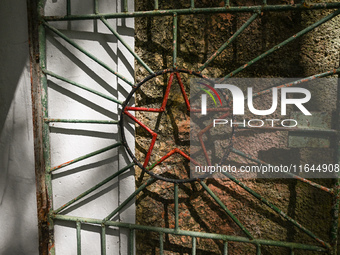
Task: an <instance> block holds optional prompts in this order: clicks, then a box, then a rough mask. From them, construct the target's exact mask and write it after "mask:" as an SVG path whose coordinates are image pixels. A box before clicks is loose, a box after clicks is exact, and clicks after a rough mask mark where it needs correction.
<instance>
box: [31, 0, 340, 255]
mask: <svg viewBox="0 0 340 255" xmlns="http://www.w3.org/2000/svg"><path fill="white" fill-rule="evenodd" d="M44 2H45V1H39V2H38V5H37V6H35V7H36V8H37V10H36V11H37V13H36V15H38V31H39V38H38V40H39V66H37V67H36V69H37V70H38V73H37V76H36V77H38V80H39V79H40V81H37V82H36V83H35V84H34V85H35V86H36V88H38V89H37V90H38V91H39V88H41V93H42V94H41V101H39V99H38V98H36V99H35V100H36V101H35V103H37V101H38V107H41V108H40V113H41V115H42V116H40V117H41V118H42V120H43V124H42V126H41V128H42V129H41V132H42V135H43V137H42V144H43V159H42V162H43V163H44V164H43V165H44V167H43V168H44V172H43V173H40V175H41V176H42V177H41V180H40V181H42V182H44V183H45V185H46V189H44V188H43V189H41V196H42V197H44V196H46V198H47V199H46V204H45V205H44V206H45V207H44V206H42V207H41V208H39V212H41V211H43V210H44V209H45V210H46V211H47V214H46V218H44V216H43V213H42V214H41V215H39V217H40V221H44V220H45V221H46V222H45V223H46V224H48V227H47V226H46V225H41V226H40V227H41V232H45V234H44V233H42V234H41V235H42V236H45V237H46V236H48V247H49V248H48V250H49V253H50V254H54V253H55V250H54V239H53V231H54V225H55V221H56V220H58V221H67V222H72V223H73V224H74V226H75V228H76V237H77V254H81V246H82V242H81V236H82V228H83V226H84V225H97V226H99V227H100V228H101V247H102V249H101V253H102V254H106V237H107V230H108V228H110V227H118V228H123V229H127V230H128V231H129V232H130V237H129V247H130V248H129V253H130V254H134V250H135V248H134V247H135V244H134V240H135V237H134V235H135V231H136V230H137V231H138V230H143V231H151V232H156V233H159V249H160V254H163V252H164V247H163V244H164V243H163V242H164V240H163V235H164V234H171V235H176V236H189V237H191V240H192V254H196V245H197V244H196V239H197V238H208V239H218V240H221V241H223V242H224V251H223V254H228V242H243V243H249V244H251V245H254V246H255V247H256V254H261V247H262V246H279V247H285V248H287V250H288V251H290V254H294V251H296V250H310V251H318V252H320V253H325V252H329V253H332V254H336V253H337V238H338V237H337V232H338V214H339V181H336V184H335V186H334V187H324V186H322V185H320V184H318V183H316V182H314V181H310V180H307V179H304V178H301V177H299V176H294V178H296V179H297V180H298V181H301V182H305V183H307V184H309V185H311V186H313V187H315V188H316V189H318V190H319V191H320V192H325V193H327V194H329V196H331V197H332V199H333V210H332V215H330V217H332V226H331V228H330V235H331V238H330V240H331V242H329V243H328V242H325V241H323V240H321V239H320V238H319V237H318V236H316V235H315V234H314V233H313V232H312V231H311V230H309V229H308V227H306V226H302V225H301V224H300V223H299V222H297V221H295V220H294V219H292V218H291V217H289V216H288V215H287V214H286V213H284V212H283V211H282V210H281V209H279V208H277V207H276V206H275V205H274V204H273V203H271V202H270V201H268V200H267V199H265V198H264V197H262V196H261V195H259V194H258V193H256V192H255V191H254V190H252V189H251V188H249V187H247V186H246V185H245V184H244V183H242V182H241V181H240V180H238V179H236V178H235V177H233V176H232V175H230V174H226V175H227V177H228V178H230V180H232V181H233V182H234V183H236V184H237V185H239V186H240V187H241V188H242V189H244V190H245V191H246V192H248V193H249V194H250V195H252V196H254V197H255V198H257V199H259V200H260V201H261V202H262V203H263V204H265V205H266V206H268V207H269V208H270V209H271V210H273V211H274V212H276V213H277V214H278V215H280V216H281V217H283V218H284V219H285V220H287V221H288V222H289V224H292V225H293V226H295V227H296V228H298V229H300V230H301V231H303V232H304V233H306V234H307V235H308V236H309V237H310V238H311V239H312V240H314V241H316V242H317V243H318V245H308V244H302V243H293V242H285V241H279V240H263V239H255V238H253V235H252V234H251V233H250V232H249V231H248V230H247V228H246V227H245V226H243V224H242V223H241V222H240V221H239V220H238V219H237V218H236V217H235V216H234V215H233V214H232V213H231V212H230V210H229V209H228V208H227V207H226V206H225V205H224V204H223V202H222V201H221V199H220V198H219V197H218V196H217V195H216V194H214V192H213V191H212V190H211V189H210V188H209V187H208V186H207V185H206V183H205V181H204V180H189V181H196V182H198V183H199V184H200V185H201V186H202V188H203V190H205V192H206V193H207V194H208V195H209V196H211V198H212V199H213V200H215V201H216V202H217V204H218V205H219V206H220V207H221V208H222V209H223V210H224V211H225V213H226V217H230V218H231V219H232V220H233V221H234V222H235V223H236V224H237V225H238V226H239V227H240V229H241V230H242V231H243V232H244V234H245V237H243V236H232V235H224V234H216V233H204V232H197V231H189V230H182V229H181V226H180V224H179V209H178V204H179V202H178V189H179V185H178V183H179V182H181V181H182V180H169V179H166V178H161V177H159V176H152V177H150V178H149V179H148V181H146V182H145V183H144V184H142V185H141V186H140V187H138V188H137V189H136V190H135V192H133V193H132V194H131V195H130V196H129V197H128V198H127V199H126V200H125V201H124V202H122V203H121V204H120V205H119V206H118V207H117V208H116V209H115V210H114V211H112V213H110V214H109V215H107V216H106V217H105V218H103V219H96V218H83V217H77V216H69V215H65V214H63V212H64V211H65V210H66V209H67V208H69V207H70V206H71V205H73V204H75V203H77V202H78V201H79V200H81V199H83V198H85V197H87V196H89V195H90V194H92V193H93V192H94V191H96V190H97V189H98V188H100V187H102V186H103V185H105V184H106V183H109V182H110V181H112V180H114V179H116V178H118V177H119V176H120V175H122V174H123V173H125V172H126V171H128V170H129V169H131V168H133V167H134V166H135V165H136V164H138V162H137V161H136V160H135V161H134V162H133V163H131V164H129V165H127V166H125V167H123V168H122V169H120V170H118V171H116V172H115V173H114V174H112V175H111V176H110V177H108V178H106V179H104V180H102V181H101V182H99V183H97V184H96V185H94V186H93V187H91V188H89V189H88V190H86V191H85V192H82V193H80V194H79V195H78V196H77V197H75V198H73V199H71V200H70V201H68V202H67V203H65V204H64V205H63V206H60V207H59V208H53V206H52V205H53V195H52V181H51V180H52V179H53V174H54V173H55V171H57V170H59V169H62V168H63V167H66V166H68V165H71V164H73V163H76V162H79V161H82V160H85V159H87V158H90V157H93V156H95V155H98V154H101V153H104V152H105V151H108V150H111V149H113V148H117V147H121V146H124V147H126V148H127V149H128V150H129V148H128V146H127V144H126V142H125V141H124V140H123V141H119V142H117V143H114V144H112V145H110V146H107V147H105V148H102V149H99V150H95V151H93V152H91V153H88V154H86V155H83V156H80V157H77V158H75V159H72V160H70V161H67V162H65V163H62V164H60V165H57V166H52V165H51V159H50V141H49V137H50V125H52V124H53V123H73V124H74V125H77V123H94V124H109V125H117V124H119V122H120V124H121V125H122V126H121V130H124V123H123V121H122V120H121V119H113V120H108V121H104V120H89V119H55V118H53V116H49V114H48V110H49V109H48V107H49V106H48V93H47V91H48V80H49V79H51V78H55V79H58V80H61V81H63V82H65V83H68V84H69V85H72V86H76V87H78V88H81V89H84V90H87V91H88V92H90V93H93V94H96V95H98V96H100V97H103V98H105V99H107V100H110V101H112V102H114V103H116V104H118V105H121V107H122V109H123V108H124V107H126V105H127V103H128V100H127V101H126V102H122V101H120V100H118V99H117V98H114V97H112V96H109V95H107V94H104V93H101V92H98V91H96V90H94V89H92V88H90V87H87V86H84V85H82V84H79V83H77V82H75V81H72V80H70V79H68V78H65V76H64V75H63V74H57V73H55V72H54V71H53V70H49V69H48V67H46V59H47V58H48V56H46V48H45V46H46V31H48V32H52V33H54V34H55V35H57V36H59V37H60V38H61V39H62V40H64V41H65V42H67V43H68V44H69V45H71V46H73V47H74V48H76V49H78V50H79V51H80V52H81V53H83V54H85V55H86V56H88V57H89V58H91V59H92V60H93V61H94V62H96V63H97V64H99V65H100V66H102V68H104V69H106V70H107V71H109V72H111V73H112V74H114V75H116V76H117V77H118V78H119V79H121V80H122V81H124V82H125V83H127V84H129V85H130V86H131V87H133V88H135V87H138V84H136V86H135V82H134V81H132V80H128V79H126V78H125V77H124V76H123V75H121V74H120V73H118V72H116V71H114V69H113V68H111V67H110V65H108V64H105V63H104V62H102V61H101V60H100V58H99V57H96V56H95V55H93V54H92V53H90V52H88V51H87V50H85V49H83V48H82V47H81V46H80V45H79V44H78V43H77V42H75V41H74V40H72V39H71V38H69V37H68V36H67V35H66V34H65V33H63V32H61V31H60V30H59V29H57V28H56V27H55V26H54V23H53V22H54V21H64V22H68V21H75V20H77V21H86V20H98V21H101V22H102V23H103V24H104V25H105V26H106V27H107V28H108V29H109V30H110V31H111V32H112V34H113V35H114V36H115V37H116V38H117V40H119V41H120V42H121V43H122V45H124V46H125V47H126V48H127V50H128V51H129V52H130V53H131V54H132V55H133V56H134V57H135V59H136V61H138V62H139V64H140V65H141V66H143V67H144V68H145V69H146V70H147V71H148V72H149V73H150V77H147V78H146V79H150V78H153V77H155V76H157V75H159V74H160V73H164V72H167V73H171V74H176V75H178V74H179V73H180V72H182V70H180V69H177V68H181V67H180V66H178V64H177V52H178V40H177V36H178V16H179V15H192V14H212V13H241V12H243V13H252V16H251V17H250V18H249V19H248V21H246V22H245V23H244V24H243V25H242V26H241V27H240V28H239V29H238V30H237V31H236V32H235V33H234V34H233V35H232V36H231V37H230V38H229V39H228V40H227V41H226V42H225V43H224V44H223V45H222V46H221V47H220V48H219V49H218V50H217V51H216V52H215V53H214V54H212V55H211V56H210V57H209V58H208V59H207V61H206V62H205V63H203V65H202V66H201V67H200V68H199V69H198V70H192V71H196V73H197V75H200V73H201V72H203V71H204V70H205V69H206V68H207V67H208V66H209V65H210V64H211V63H212V62H213V61H214V60H215V59H216V58H217V57H218V56H219V54H220V53H221V52H223V51H224V50H225V49H227V48H228V46H230V45H231V44H232V43H233V42H234V41H235V40H237V38H238V36H239V35H240V34H241V33H242V32H243V31H244V30H245V29H246V28H247V27H248V26H249V25H251V24H252V22H254V20H256V19H257V18H258V17H259V15H260V13H261V12H289V11H297V10H298V11H306V10H309V11H313V10H318V9H332V10H334V11H333V12H332V13H331V14H329V15H327V16H325V17H322V18H321V19H320V20H318V21H317V22H315V23H314V24H312V25H309V26H308V27H306V28H304V29H303V30H301V31H300V32H298V33H296V34H294V35H293V36H291V37H289V38H288V39H286V40H284V41H283V42H281V43H279V44H277V45H275V46H274V47H272V48H271V49H269V50H267V51H266V52H264V53H263V54H261V55H259V56H257V57H256V58H254V59H252V60H250V61H249V62H247V63H245V64H243V65H242V66H240V67H239V68H237V69H235V70H233V71H231V72H230V73H228V74H226V75H225V78H229V77H233V76H235V75H237V74H238V73H239V72H242V71H243V70H245V69H246V68H248V67H250V66H251V65H253V64H254V63H256V62H258V61H260V60H261V59H263V58H265V57H267V56H269V55H271V54H272V53H274V52H275V51H277V50H278V49H280V48H282V47H284V46H285V45H287V44H288V43H290V42H293V41H295V40H296V39H297V38H299V37H301V36H303V35H304V34H306V33H308V32H310V31H312V30H313V29H315V28H317V27H318V26H320V25H321V24H323V23H325V22H327V21H329V20H331V19H332V18H334V17H336V16H337V15H338V14H339V13H340V9H339V8H340V3H339V2H334V3H315V4H308V3H307V2H305V1H301V2H300V3H298V4H294V5H291V4H285V5H270V4H267V1H266V0H263V2H262V4H261V5H253V6H234V5H232V4H231V3H230V2H229V0H226V1H225V6H223V7H209V8H196V7H195V1H194V0H191V1H190V8H184V9H165V10H160V9H159V3H158V0H155V1H154V6H153V9H152V10H145V11H137V12H130V11H129V10H128V4H127V0H124V1H123V3H122V11H121V12H116V13H99V4H100V1H98V0H94V1H93V4H94V12H93V13H88V14H83V15H75V14H73V10H72V9H71V0H67V1H66V10H65V11H66V15H63V16H45V15H44V12H43V10H44ZM151 16H170V17H172V18H173V42H172V43H173V54H172V59H173V66H172V69H169V70H165V71H159V72H154V71H153V70H152V69H151V68H150V67H149V66H148V65H147V64H146V63H145V62H144V61H143V60H142V57H140V56H138V55H137V54H136V53H135V52H134V50H133V49H131V48H130V47H129V46H128V44H127V43H126V42H125V41H124V39H123V38H122V37H121V36H120V35H119V33H118V32H117V31H115V30H114V29H113V28H112V27H111V26H110V24H109V22H108V20H112V19H124V18H132V17H151ZM185 72H189V71H185ZM339 72H340V69H339V68H338V69H334V70H329V71H328V72H324V73H320V74H315V75H313V76H310V77H306V78H304V79H301V80H297V81H295V82H294V83H292V84H291V85H295V84H299V85H302V84H303V83H304V82H306V81H309V80H313V79H316V78H321V77H327V76H332V75H336V74H338V73H339ZM40 75H41V76H40ZM289 86H290V85H289ZM338 91H340V89H338ZM268 92H270V89H269V90H264V91H261V92H259V93H258V96H261V95H263V94H266V93H268ZM131 96H132V94H131ZM128 99H129V98H128ZM338 100H339V98H338ZM135 110H143V109H141V108H137V109H135ZM144 110H145V109H144ZM126 113H127V111H122V115H121V116H120V117H121V118H122V116H123V115H124V114H126ZM338 115H339V109H337V118H338V117H339V116H338ZM134 120H136V119H134ZM338 128H339V127H338V125H337V128H336V129H334V130H333V129H329V130H321V131H322V132H326V133H332V134H334V135H335V136H334V137H336V141H339V135H338V130H339V129H338ZM298 131H299V132H320V130H315V129H314V130H312V129H310V130H298ZM123 138H124V134H123ZM335 150H336V151H337V150H338V143H337V144H336V148H335ZM231 151H232V153H235V154H238V155H240V156H242V157H244V158H247V159H249V160H251V161H253V162H255V163H258V164H266V163H265V162H263V161H262V160H260V159H258V158H254V157H252V156H250V155H247V154H245V153H244V152H242V151H239V150H236V149H234V148H232V149H231ZM131 154H133V152H131ZM335 162H340V160H339V156H338V155H337V156H336V159H335ZM144 166H145V165H144ZM144 166H141V167H142V168H143V167H144ZM152 167H153V166H151V167H149V168H148V169H144V170H145V171H151V170H152ZM156 181H157V182H160V181H170V182H173V189H174V212H175V216H174V217H175V227H174V228H162V227H155V226H142V225H138V224H130V223H124V222H120V221H115V220H113V219H112V218H113V217H114V216H115V215H117V214H118V213H119V212H120V211H121V210H122V209H124V207H125V206H126V205H127V204H128V203H129V202H131V201H132V200H133V199H134V198H135V197H136V196H137V195H138V194H139V193H140V192H143V190H145V189H146V187H148V186H149V185H152V184H153V183H154V182H156ZM46 240H47V239H46ZM46 240H45V241H46ZM42 253H43V254H44V253H45V252H42Z"/></svg>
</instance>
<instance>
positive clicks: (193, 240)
mask: <svg viewBox="0 0 340 255" xmlns="http://www.w3.org/2000/svg"><path fill="white" fill-rule="evenodd" d="M191 254H192V255H196V237H194V236H193V237H192V251H191Z"/></svg>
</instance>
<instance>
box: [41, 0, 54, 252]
mask: <svg viewBox="0 0 340 255" xmlns="http://www.w3.org/2000/svg"><path fill="white" fill-rule="evenodd" d="M39 9H40V10H39V14H40V15H41V14H42V13H43V9H44V1H42V0H40V1H39ZM39 60H40V68H41V69H40V70H43V69H45V68H46V30H45V27H44V26H43V24H40V25H39ZM41 86H42V95H41V107H42V115H43V118H48V82H47V77H46V75H45V74H44V73H43V72H41ZM42 126H43V130H42V132H43V134H42V135H43V154H44V162H45V179H46V190H47V199H48V201H47V205H46V206H47V210H48V216H47V221H48V228H49V232H50V235H51V236H52V238H50V240H49V253H50V254H54V253H55V249H54V239H53V232H54V222H53V220H52V219H51V217H50V215H51V213H52V211H53V202H52V201H53V194H52V176H51V173H50V168H51V156H50V140H49V124H48V123H45V122H43V123H42Z"/></svg>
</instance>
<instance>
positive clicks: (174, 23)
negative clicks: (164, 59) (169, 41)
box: [173, 13, 178, 68]
mask: <svg viewBox="0 0 340 255" xmlns="http://www.w3.org/2000/svg"><path fill="white" fill-rule="evenodd" d="M177 19H178V17H177V14H176V13H175V14H174V16H173V67H174V68H176V66H177Z"/></svg>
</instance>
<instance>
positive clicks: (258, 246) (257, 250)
mask: <svg viewBox="0 0 340 255" xmlns="http://www.w3.org/2000/svg"><path fill="white" fill-rule="evenodd" d="M256 255H261V245H260V244H257V245H256Z"/></svg>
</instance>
